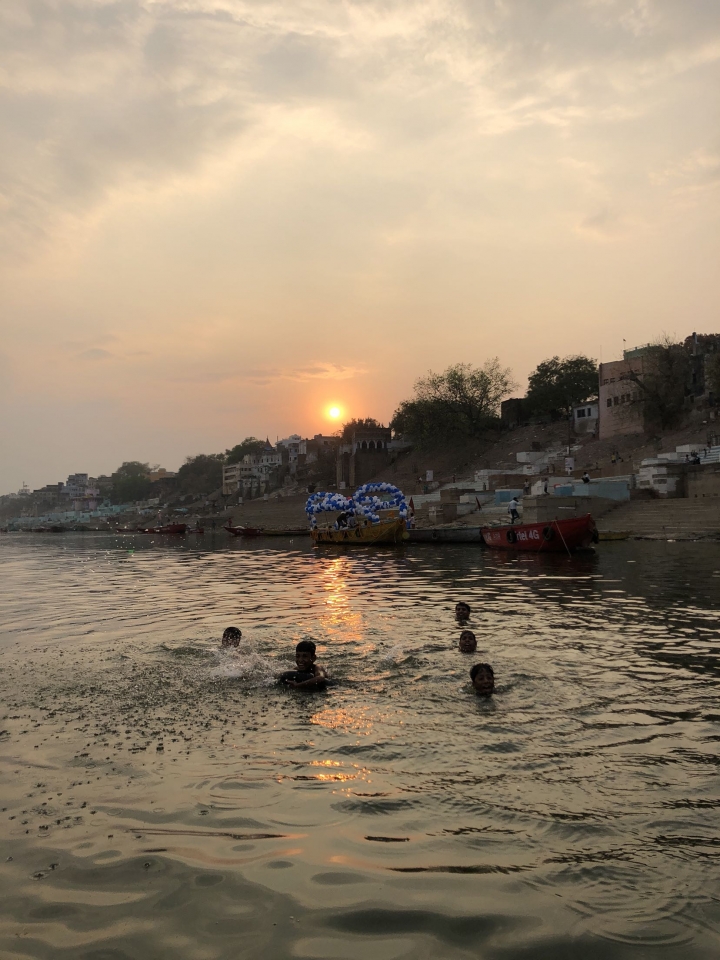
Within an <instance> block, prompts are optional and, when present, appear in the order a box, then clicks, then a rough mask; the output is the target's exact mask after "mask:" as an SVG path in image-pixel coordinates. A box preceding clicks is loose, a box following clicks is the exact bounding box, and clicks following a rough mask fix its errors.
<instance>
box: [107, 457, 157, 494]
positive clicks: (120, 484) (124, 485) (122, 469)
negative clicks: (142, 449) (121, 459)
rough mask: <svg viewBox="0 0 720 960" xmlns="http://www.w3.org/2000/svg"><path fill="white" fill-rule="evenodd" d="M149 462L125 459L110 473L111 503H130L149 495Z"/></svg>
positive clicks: (150, 485) (150, 486)
mask: <svg viewBox="0 0 720 960" xmlns="http://www.w3.org/2000/svg"><path fill="white" fill-rule="evenodd" d="M151 489H152V484H151V483H150V464H149V463H140V461H139V460H126V461H125V463H123V464H122V465H121V466H119V467H118V468H117V470H116V471H115V473H113V475H112V495H111V499H112V501H113V503H132V502H134V501H135V500H146V499H147V498H148V497H149V496H150V491H151Z"/></svg>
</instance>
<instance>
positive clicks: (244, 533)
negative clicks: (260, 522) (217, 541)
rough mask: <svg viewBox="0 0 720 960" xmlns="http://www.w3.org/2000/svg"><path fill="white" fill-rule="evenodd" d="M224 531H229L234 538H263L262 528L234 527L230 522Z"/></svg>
mask: <svg viewBox="0 0 720 960" xmlns="http://www.w3.org/2000/svg"><path fill="white" fill-rule="evenodd" d="M223 530H227V532H228V533H231V534H232V535H233V536H234V537H261V536H262V535H263V529H262V527H233V526H232V524H231V523H230V522H229V521H228V523H227V524H226V525H225V526H224V527H223Z"/></svg>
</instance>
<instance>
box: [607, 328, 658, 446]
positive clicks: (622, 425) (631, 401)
mask: <svg viewBox="0 0 720 960" xmlns="http://www.w3.org/2000/svg"><path fill="white" fill-rule="evenodd" d="M643 349H644V348H642V347H638V348H636V349H635V350H626V351H625V353H624V356H623V359H622V360H614V361H612V362H611V363H601V364H600V371H599V381H600V383H599V388H598V389H599V395H600V401H599V404H598V414H599V417H598V419H599V424H600V429H599V436H600V439H601V440H607V439H608V437H615V436H621V435H623V434H630V433H642V432H643V430H644V429H645V415H644V411H643V405H642V403H641V402H639V400H640V397H639V387H638V384H637V382H636V381H635V380H634V378H635V377H637V378H638V379H640V380H642V377H643V375H644V373H645V364H646V356H645V354H644V353H643Z"/></svg>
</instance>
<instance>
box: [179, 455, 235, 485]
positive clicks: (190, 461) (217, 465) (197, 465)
mask: <svg viewBox="0 0 720 960" xmlns="http://www.w3.org/2000/svg"><path fill="white" fill-rule="evenodd" d="M224 463H225V455H224V454H222V453H210V454H206V453H200V454H198V455H197V456H195V457H186V458H185V463H184V464H183V465H182V466H181V467H180V469H179V470H178V486H179V487H180V489H181V491H182V492H183V493H194V494H203V493H212V492H213V491H214V490H217V489H218V487H221V486H222V482H223V464H224Z"/></svg>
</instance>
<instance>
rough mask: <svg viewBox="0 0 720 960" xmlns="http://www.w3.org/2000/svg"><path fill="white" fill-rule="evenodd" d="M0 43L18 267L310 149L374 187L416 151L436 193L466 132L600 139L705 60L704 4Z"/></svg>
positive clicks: (161, 9) (531, 5)
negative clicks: (124, 203)
mask: <svg viewBox="0 0 720 960" xmlns="http://www.w3.org/2000/svg"><path fill="white" fill-rule="evenodd" d="M0 37H3V38H4V40H2V41H0V63H1V64H2V67H0V84H1V91H2V94H1V96H0V129H1V130H2V131H3V134H2V144H1V146H2V150H1V151H0V210H2V213H3V221H4V223H5V228H4V242H5V251H6V253H7V254H8V255H11V254H12V255H15V254H17V253H18V252H22V253H23V254H24V255H25V256H32V255H35V254H36V253H37V251H38V250H39V249H42V248H43V246H45V245H47V244H50V243H52V241H53V238H54V236H55V235H56V234H57V233H59V232H61V231H63V230H64V231H67V230H68V229H70V226H69V225H70V224H73V223H74V224H78V223H82V222H83V221H87V220H88V218H92V217H93V216H95V215H96V214H97V212H98V211H101V210H102V209H103V208H104V207H105V206H106V205H107V204H110V203H112V202H113V200H114V199H115V198H116V197H117V196H118V195H124V196H127V195H128V191H132V190H149V191H167V190H171V191H172V190H174V191H178V192H182V193H187V192H188V191H192V190H193V189H195V188H196V187H197V186H198V184H199V183H200V182H201V181H203V182H204V177H203V171H204V170H205V169H206V168H212V167H213V166H214V165H216V164H217V163H218V162H220V161H223V160H224V158H226V157H227V156H228V155H233V156H234V157H235V162H236V163H237V164H240V165H242V162H243V159H242V158H243V157H246V158H247V157H251V156H257V153H256V152H257V150H258V149H259V150H260V153H261V154H263V153H265V152H267V151H271V152H272V153H273V157H274V160H275V161H277V160H278V159H279V158H280V156H281V155H282V152H284V151H285V150H289V151H291V152H292V151H294V152H295V153H296V154H297V153H298V151H300V152H301V151H302V148H303V144H306V145H308V144H312V143H317V142H318V137H319V138H320V141H321V142H323V143H324V144H325V149H326V150H327V151H330V152H335V151H337V150H342V149H343V148H344V147H348V146H349V147H350V149H351V150H352V151H360V152H363V153H368V152H369V153H370V155H371V156H372V157H373V160H372V163H373V164H374V165H375V168H376V169H377V170H380V169H382V167H383V166H384V165H386V164H387V165H388V166H387V169H386V172H385V174H384V175H385V176H389V175H391V173H390V171H391V169H392V166H391V165H392V164H394V163H403V164H404V166H405V170H406V173H407V175H408V177H409V178H411V179H412V178H413V177H414V176H416V175H420V176H423V174H422V173H421V170H422V167H423V156H422V154H417V153H416V151H418V150H419V151H423V150H425V155H424V157H425V165H426V167H427V169H426V171H425V174H424V177H425V179H427V176H428V173H429V172H430V171H432V172H431V173H430V177H431V179H432V180H434V179H435V176H436V171H435V170H433V166H434V165H436V164H437V162H438V159H439V154H438V153H437V152H436V151H439V152H440V154H442V153H443V152H445V155H446V156H447V155H448V154H449V155H451V156H452V157H453V159H454V162H455V163H457V162H458V161H459V160H460V159H461V158H462V157H463V156H464V155H467V159H468V160H469V158H470V156H471V155H473V154H477V152H478V151H480V150H483V149H484V148H483V147H482V146H481V144H482V140H483V138H485V139H487V138H491V139H494V138H501V139H503V140H505V141H506V139H507V138H508V137H509V136H510V135H512V134H514V133H519V132H522V131H536V133H539V131H542V130H547V131H555V132H556V133H557V134H558V135H564V136H568V135H573V134H575V135H577V134H581V133H582V132H583V131H587V130H589V129H591V128H592V129H594V130H595V131H598V132H600V131H602V136H608V135H609V130H610V129H611V128H612V127H613V126H617V125H618V124H623V123H624V122H627V121H628V120H629V119H632V118H635V119H637V118H641V117H643V116H647V115H649V114H651V113H654V112H655V111H656V110H657V104H656V93H655V91H658V90H659V89H660V88H661V86H662V85H663V84H664V83H666V82H668V81H669V80H670V79H671V78H672V77H674V76H677V75H679V74H684V73H688V72H691V71H693V70H696V69H699V68H700V67H702V66H708V65H711V64H717V62H718V60H719V59H720V6H718V4H717V3H715V2H714V0H694V2H689V3H687V4H678V3H677V0H655V2H653V3H650V2H649V0H629V2H628V0H578V2H577V3H572V4H569V3H567V2H566V0H512V2H510V0H502V2H500V0H464V2H463V0H405V2H402V3H401V2H399V0H393V2H388V3H385V4H382V5H379V4H372V3H362V4H352V5H344V4H343V5H341V4H337V3H334V2H331V0H306V2H303V3H299V4H294V3H289V2H288V3H282V2H278V0H252V2H251V0H233V2H230V0H212V2H211V0H65V2H63V3H55V2H52V0H5V2H4V3H3V4H2V5H1V8H0ZM459 143H462V146H461V147H460V149H459V150H458V144H459ZM541 144H542V141H540V143H538V141H537V139H536V151H535V152H536V155H537V148H538V146H540V149H541V151H544V150H546V146H545V144H542V145H541ZM519 146H520V145H519V144H518V147H519ZM428 147H429V148H430V149H427V148H428ZM507 148H508V144H507V142H506V143H505V149H507ZM278 150H280V151H281V154H278V153H277V151H278ZM513 154H515V149H514V148H512V149H511V156H513ZM514 159H515V160H516V162H517V164H518V166H519V165H520V164H521V162H522V154H521V152H518V153H517V154H516V155H515V158H514ZM408 161H409V162H408ZM548 161H549V162H552V161H551V159H550V156H548ZM415 171H417V173H416V172H415Z"/></svg>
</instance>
